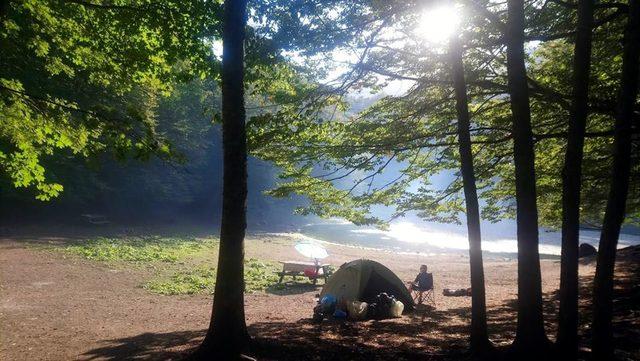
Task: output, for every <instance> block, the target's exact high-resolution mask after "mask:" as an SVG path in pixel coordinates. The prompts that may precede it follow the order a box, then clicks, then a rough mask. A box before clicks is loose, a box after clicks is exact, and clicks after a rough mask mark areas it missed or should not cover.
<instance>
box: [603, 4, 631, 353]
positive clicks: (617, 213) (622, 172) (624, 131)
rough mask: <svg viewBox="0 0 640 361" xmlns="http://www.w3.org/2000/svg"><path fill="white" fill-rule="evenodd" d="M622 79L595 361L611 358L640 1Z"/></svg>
mask: <svg viewBox="0 0 640 361" xmlns="http://www.w3.org/2000/svg"><path fill="white" fill-rule="evenodd" d="M622 59H623V60H622V80H621V84H620V93H619V96H618V109H617V112H616V121H615V129H614V146H613V147H614V149H613V169H612V174H611V186H610V187H611V188H610V189H609V198H608V200H607V208H606V211H605V215H604V221H603V223H602V233H601V234H600V246H599V248H598V264H597V266H596V276H595V280H594V289H593V325H592V330H593V355H594V359H595V360H612V359H613V349H614V345H613V330H612V324H611V323H612V317H613V272H614V268H615V260H616V247H617V245H618V237H619V235H620V227H621V226H622V222H623V221H624V217H625V205H626V201H627V193H628V190H629V176H630V171H631V127H632V122H633V111H634V106H635V103H636V97H637V96H638V76H639V71H638V67H639V66H640V64H639V62H640V0H631V1H629V19H628V22H627V26H626V31H625V40H624V51H623V58H622Z"/></svg>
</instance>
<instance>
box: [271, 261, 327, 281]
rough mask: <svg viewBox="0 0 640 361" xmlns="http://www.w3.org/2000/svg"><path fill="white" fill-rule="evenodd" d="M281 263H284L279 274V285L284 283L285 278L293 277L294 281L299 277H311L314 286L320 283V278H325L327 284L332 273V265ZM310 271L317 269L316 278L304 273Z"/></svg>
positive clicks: (296, 262) (298, 262) (295, 262)
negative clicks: (330, 267)
mask: <svg viewBox="0 0 640 361" xmlns="http://www.w3.org/2000/svg"><path fill="white" fill-rule="evenodd" d="M280 263H282V271H280V272H277V274H278V275H280V280H279V281H278V283H282V280H283V279H284V276H292V277H293V280H294V281H295V279H296V277H297V276H304V277H309V279H311V280H312V281H313V284H314V285H315V284H316V283H317V282H318V278H324V282H325V283H326V282H327V279H328V278H329V276H330V273H331V272H330V269H329V266H331V265H330V264H328V263H315V262H301V261H280ZM308 269H315V276H309V275H306V274H305V273H304V271H305V270H308Z"/></svg>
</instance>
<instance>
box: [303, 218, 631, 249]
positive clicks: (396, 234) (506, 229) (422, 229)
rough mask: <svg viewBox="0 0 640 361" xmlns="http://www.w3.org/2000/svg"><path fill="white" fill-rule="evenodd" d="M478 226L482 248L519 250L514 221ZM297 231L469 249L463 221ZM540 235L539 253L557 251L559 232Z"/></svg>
mask: <svg viewBox="0 0 640 361" xmlns="http://www.w3.org/2000/svg"><path fill="white" fill-rule="evenodd" d="M481 227H482V249H483V251H485V252H487V253H495V254H516V253H517V252H518V245H517V241H516V224H515V221H502V222H499V223H490V222H483V223H482V225H481ZM299 231H300V233H302V234H304V235H306V236H309V237H312V238H315V239H319V240H322V241H327V242H333V243H339V244H348V245H355V246H362V247H370V248H380V249H387V250H392V251H401V252H420V253H465V254H466V252H467V251H468V249H469V241H468V239H467V230H466V226H465V225H455V224H442V223H436V222H424V221H420V220H415V219H402V220H398V221H395V222H393V223H391V224H390V225H389V227H388V229H385V230H382V229H378V228H373V227H359V226H356V225H354V224H353V223H350V222H347V221H342V220H335V219H332V220H323V221H318V222H314V223H308V224H305V225H304V226H302V227H301V228H300V229H299ZM539 237H540V245H539V248H538V249H539V252H540V254H541V255H547V256H559V255H560V250H561V247H560V244H561V233H560V232H557V231H549V230H545V229H543V228H541V229H540V232H539ZM599 239H600V232H599V231H598V230H592V229H582V230H581V231H580V243H588V244H591V245H593V246H595V247H596V248H597V247H598V241H599ZM638 244H640V235H638V234H628V233H623V234H621V235H620V241H619V243H618V248H623V247H627V246H631V245H638Z"/></svg>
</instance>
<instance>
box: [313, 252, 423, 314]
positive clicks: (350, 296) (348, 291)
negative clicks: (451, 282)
mask: <svg viewBox="0 0 640 361" xmlns="http://www.w3.org/2000/svg"><path fill="white" fill-rule="evenodd" d="M382 292H386V293H387V294H388V295H393V296H395V298H396V299H397V300H398V301H401V302H402V303H404V305H405V309H408V310H410V309H413V306H414V303H413V299H412V298H411V294H410V293H409V291H408V290H407V288H406V286H405V285H404V283H403V282H402V281H401V280H400V278H398V276H396V274H395V273H393V272H392V271H391V270H390V269H388V268H387V267H385V266H384V265H382V264H381V263H378V262H376V261H372V260H368V259H359V260H355V261H351V262H347V263H345V264H343V265H342V266H340V268H339V269H338V270H337V271H336V272H335V273H334V274H333V275H332V276H331V277H330V278H329V280H328V281H327V284H326V285H325V286H324V287H323V288H322V292H320V298H321V299H322V297H324V296H325V295H332V296H335V297H336V299H338V300H340V299H344V300H347V301H365V302H371V301H373V299H374V298H375V297H376V296H377V295H378V294H380V293H382Z"/></svg>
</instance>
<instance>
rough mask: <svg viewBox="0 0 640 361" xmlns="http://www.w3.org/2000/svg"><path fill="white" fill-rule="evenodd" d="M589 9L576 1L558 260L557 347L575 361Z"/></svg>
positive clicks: (589, 2)
mask: <svg viewBox="0 0 640 361" xmlns="http://www.w3.org/2000/svg"><path fill="white" fill-rule="evenodd" d="M593 7H594V1H593V0H580V1H579V2H578V29H577V30H578V32H577V35H576V44H575V50H574V58H573V99H572V106H571V114H570V120H569V131H568V135H567V149H566V153H565V159H564V169H563V182H562V259H561V271H560V312H559V319H558V346H559V348H560V351H561V352H562V354H563V355H564V356H565V358H567V359H575V358H576V357H577V351H578V246H579V242H580V181H581V178H582V154H583V145H584V133H585V127H586V123H587V117H588V115H589V104H588V94H589V72H590V68H591V33H592V28H593Z"/></svg>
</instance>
